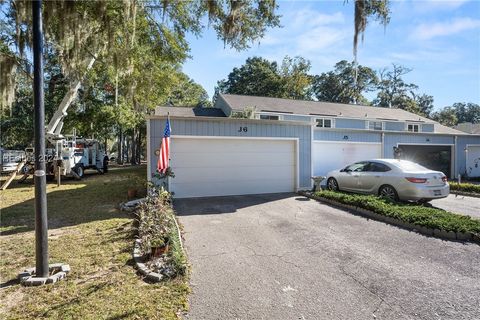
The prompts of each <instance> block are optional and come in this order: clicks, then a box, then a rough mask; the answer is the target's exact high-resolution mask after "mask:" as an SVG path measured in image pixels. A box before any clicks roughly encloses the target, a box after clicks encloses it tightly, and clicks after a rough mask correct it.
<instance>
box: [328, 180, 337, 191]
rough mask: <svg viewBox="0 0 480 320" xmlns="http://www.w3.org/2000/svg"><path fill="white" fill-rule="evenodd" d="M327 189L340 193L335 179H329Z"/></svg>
mask: <svg viewBox="0 0 480 320" xmlns="http://www.w3.org/2000/svg"><path fill="white" fill-rule="evenodd" d="M327 188H328V190H332V191H338V190H339V188H338V182H337V179H335V178H328V180H327Z"/></svg>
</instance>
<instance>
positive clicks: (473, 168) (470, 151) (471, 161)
mask: <svg viewBox="0 0 480 320" xmlns="http://www.w3.org/2000/svg"><path fill="white" fill-rule="evenodd" d="M467 175H468V176H469V177H472V178H473V177H480V146H468V148H467Z"/></svg>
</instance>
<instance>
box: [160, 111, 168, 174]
mask: <svg viewBox="0 0 480 320" xmlns="http://www.w3.org/2000/svg"><path fill="white" fill-rule="evenodd" d="M169 158H170V119H167V124H166V125H165V131H164V133H163V139H162V142H161V143H160V153H159V154H158V161H157V170H158V172H160V173H165V171H167V168H168V161H169Z"/></svg>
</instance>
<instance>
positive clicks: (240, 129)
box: [238, 127, 248, 132]
mask: <svg viewBox="0 0 480 320" xmlns="http://www.w3.org/2000/svg"><path fill="white" fill-rule="evenodd" d="M238 132H248V127H240V128H239V129H238Z"/></svg>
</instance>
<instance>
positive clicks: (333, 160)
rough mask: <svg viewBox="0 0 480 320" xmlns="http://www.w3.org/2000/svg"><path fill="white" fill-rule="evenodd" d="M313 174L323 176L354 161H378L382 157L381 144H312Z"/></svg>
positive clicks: (319, 142)
mask: <svg viewBox="0 0 480 320" xmlns="http://www.w3.org/2000/svg"><path fill="white" fill-rule="evenodd" d="M312 153H313V174H314V175H316V176H325V175H326V174H327V173H328V172H329V171H331V170H336V169H341V168H344V167H345V166H347V165H349V164H352V163H354V162H356V161H362V160H368V159H378V158H381V157H382V156H381V155H382V147H381V144H373V143H345V142H338V143H329V142H322V141H315V142H314V143H313V150H312Z"/></svg>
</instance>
